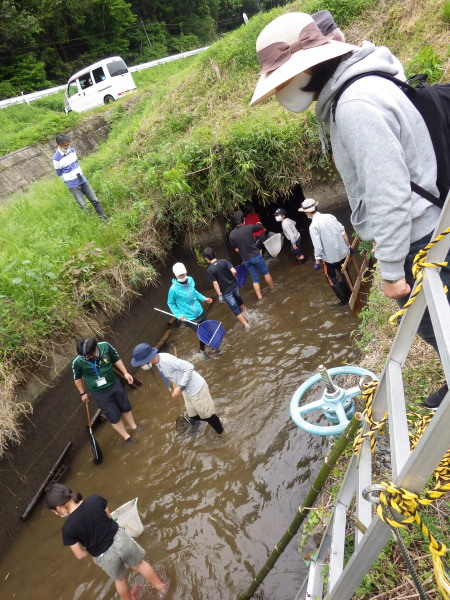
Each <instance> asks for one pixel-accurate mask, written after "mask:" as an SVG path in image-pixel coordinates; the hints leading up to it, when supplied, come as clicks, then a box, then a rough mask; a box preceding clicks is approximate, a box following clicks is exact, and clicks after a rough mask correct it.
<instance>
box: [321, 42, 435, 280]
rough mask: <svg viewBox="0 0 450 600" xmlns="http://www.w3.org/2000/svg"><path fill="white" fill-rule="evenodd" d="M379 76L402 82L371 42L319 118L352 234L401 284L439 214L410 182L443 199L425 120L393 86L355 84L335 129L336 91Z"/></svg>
mask: <svg viewBox="0 0 450 600" xmlns="http://www.w3.org/2000/svg"><path fill="white" fill-rule="evenodd" d="M375 70H378V71H384V72H386V73H390V74H391V75H398V76H399V78H402V79H403V72H402V71H399V63H398V61H397V59H395V57H394V56H393V55H392V54H391V52H390V51H389V50H388V49H387V48H385V47H383V46H381V47H376V46H374V45H373V44H371V43H370V42H364V43H363V45H362V46H361V49H360V50H357V51H355V52H354V53H352V54H351V55H350V57H349V58H347V59H346V60H344V61H343V62H342V63H341V64H340V65H339V67H338V68H337V70H336V72H335V73H334V75H333V77H332V78H331V79H330V80H329V81H328V82H327V83H326V85H325V86H324V88H323V89H322V91H321V92H320V95H319V98H318V100H317V105H316V115H317V119H318V121H319V123H320V122H324V123H325V125H326V126H327V128H328V130H329V132H330V138H331V145H332V148H333V156H334V161H335V163H336V167H337V168H338V170H339V173H340V174H341V177H342V180H343V182H344V185H345V189H346V192H347V195H348V199H349V203H350V207H351V209H352V217H351V219H352V224H353V227H354V228H355V231H356V232H357V234H358V235H359V236H360V237H361V238H362V239H363V240H367V241H372V240H373V241H375V242H376V250H375V256H376V258H377V260H378V262H379V264H380V268H381V274H382V276H383V278H384V279H388V280H397V279H401V278H402V277H404V269H403V265H404V260H405V257H406V255H407V253H408V251H409V247H410V245H411V243H412V242H415V241H417V240H419V239H421V238H423V237H424V236H425V235H427V234H429V233H431V232H432V231H433V229H434V227H435V226H436V223H437V220H438V218H439V213H440V210H439V208H437V207H436V206H434V205H433V204H431V203H430V202H428V201H427V200H425V199H424V198H422V197H421V196H419V195H417V194H415V193H413V192H412V191H411V187H410V181H414V182H415V183H417V184H418V185H420V186H421V187H423V188H425V189H426V190H428V191H430V192H431V193H432V194H434V195H437V196H438V195H439V193H438V190H437V187H436V173H437V165H436V158H435V154H434V150H433V146H432V143H431V139H430V135H429V133H428V129H427V127H426V125H425V123H424V121H423V119H422V117H421V116H420V114H419V113H418V111H417V110H416V108H415V107H414V106H413V104H412V103H411V102H410V101H409V100H408V98H407V97H406V96H405V94H404V93H403V92H402V91H401V90H400V89H399V88H398V87H397V86H396V85H395V84H394V83H392V82H391V81H387V80H385V79H382V78H381V77H376V76H373V77H364V78H363V79H360V80H358V81H356V82H354V83H353V84H352V85H351V86H350V87H349V88H347V90H346V91H345V92H344V93H343V94H342V96H341V98H340V100H339V103H338V106H337V110H336V122H333V119H332V115H331V102H332V100H333V97H334V95H335V94H336V92H337V91H338V90H339V89H340V88H341V86H342V85H343V84H344V83H345V82H346V81H347V80H348V79H350V78H351V77H353V76H355V75H358V74H360V73H367V72H370V71H375Z"/></svg>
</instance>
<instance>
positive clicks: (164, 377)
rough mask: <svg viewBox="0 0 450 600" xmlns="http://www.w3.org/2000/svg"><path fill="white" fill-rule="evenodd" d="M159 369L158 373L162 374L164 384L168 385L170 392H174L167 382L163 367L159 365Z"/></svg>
mask: <svg viewBox="0 0 450 600" xmlns="http://www.w3.org/2000/svg"><path fill="white" fill-rule="evenodd" d="M156 366H157V367H158V371H159V372H160V373H161V377H162V378H163V381H164V383H165V384H166V385H167V388H168V390H169V392H172V388H171V387H170V384H169V382H168V381H167V378H166V376H165V375H164V373H163V372H162V370H161V367H160V366H159V364H157V365H156Z"/></svg>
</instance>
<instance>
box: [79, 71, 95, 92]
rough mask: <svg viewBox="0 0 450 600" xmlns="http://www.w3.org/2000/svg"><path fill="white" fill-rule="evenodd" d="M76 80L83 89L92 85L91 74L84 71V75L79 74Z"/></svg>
mask: <svg viewBox="0 0 450 600" xmlns="http://www.w3.org/2000/svg"><path fill="white" fill-rule="evenodd" d="M78 81H79V82H80V88H81V89H82V90H85V89H87V88H88V87H91V85H92V79H91V74H90V73H85V74H84V75H80V76H79V78H78Z"/></svg>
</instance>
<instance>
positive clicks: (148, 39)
mask: <svg viewBox="0 0 450 600" xmlns="http://www.w3.org/2000/svg"><path fill="white" fill-rule="evenodd" d="M139 21H140V22H141V25H142V29H143V30H144V33H145V37H146V38H147V42H148V45H149V46H150V48H151V46H152V43H151V41H150V38H149V37H148V33H147V30H146V29H145V25H144V21H143V20H142V18H141V17H139Z"/></svg>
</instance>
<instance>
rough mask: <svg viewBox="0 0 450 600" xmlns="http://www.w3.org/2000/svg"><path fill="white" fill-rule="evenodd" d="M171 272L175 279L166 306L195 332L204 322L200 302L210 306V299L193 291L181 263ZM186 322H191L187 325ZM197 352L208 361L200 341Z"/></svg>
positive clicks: (204, 348)
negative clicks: (201, 353)
mask: <svg viewBox="0 0 450 600" xmlns="http://www.w3.org/2000/svg"><path fill="white" fill-rule="evenodd" d="M172 271H173V274H174V275H175V279H172V285H171V286H170V288H169V296H168V298H167V304H168V305H169V308H170V311H171V313H172V314H173V315H175V317H176V318H177V319H179V320H180V321H183V322H184V324H185V326H186V327H190V328H191V329H193V330H194V331H195V332H197V329H198V326H199V325H200V323H203V321H205V320H206V313H205V311H204V310H203V307H202V305H201V304H200V302H206V303H207V304H211V302H212V298H207V297H206V296H203V294H200V292H198V291H197V290H196V289H195V282H194V280H193V279H192V277H190V276H188V275H187V269H186V267H185V266H184V265H183V263H180V262H179V263H175V264H174V265H173V267H172ZM199 301H200V302H199ZM188 321H192V322H191V323H188ZM199 351H200V352H203V358H204V359H205V360H208V358H209V355H208V352H207V350H206V347H205V344H204V343H203V342H202V341H201V340H200V350H199Z"/></svg>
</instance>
